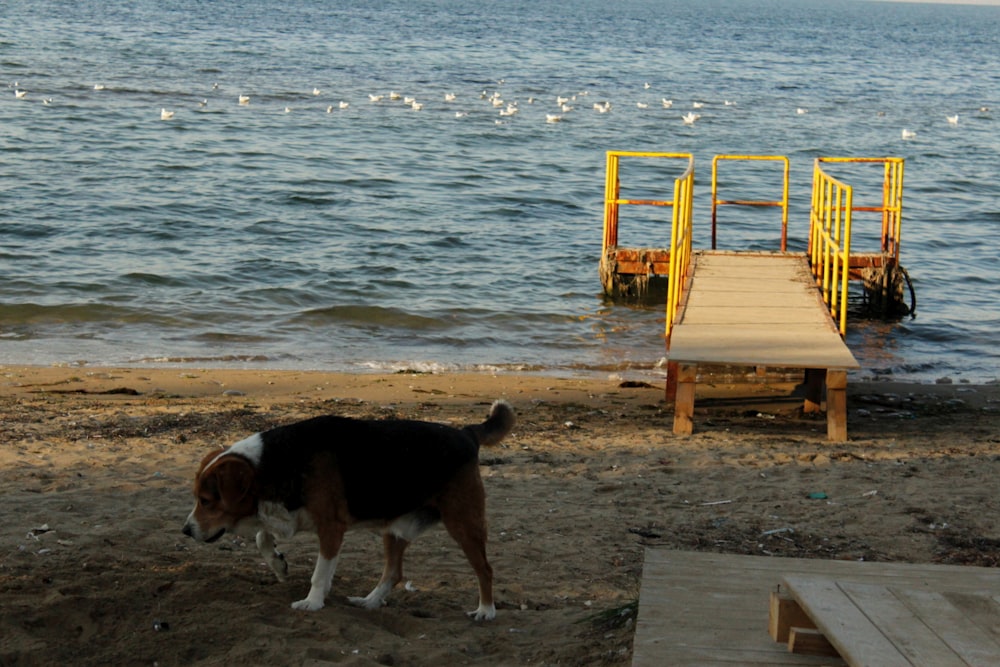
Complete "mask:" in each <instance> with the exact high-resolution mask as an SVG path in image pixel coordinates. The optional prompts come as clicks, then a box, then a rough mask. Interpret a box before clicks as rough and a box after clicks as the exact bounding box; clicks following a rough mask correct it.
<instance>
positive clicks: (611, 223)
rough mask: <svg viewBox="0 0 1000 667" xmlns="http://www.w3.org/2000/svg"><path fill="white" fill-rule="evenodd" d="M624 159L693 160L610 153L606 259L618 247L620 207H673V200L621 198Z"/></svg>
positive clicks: (655, 154)
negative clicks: (634, 205) (631, 205)
mask: <svg viewBox="0 0 1000 667" xmlns="http://www.w3.org/2000/svg"><path fill="white" fill-rule="evenodd" d="M623 157H648V158H686V159H688V160H692V159H693V158H692V156H691V155H690V154H688V153H660V152H646V151H608V152H607V156H606V160H607V166H606V169H605V180H604V233H603V236H602V246H601V256H602V257H606V256H607V253H608V248H613V247H616V246H617V245H618V213H619V211H618V207H619V206H620V205H623V204H624V205H629V204H638V205H649V206H673V205H674V202H673V201H672V200H659V199H627V198H622V197H621V180H620V177H619V167H620V159H621V158H623Z"/></svg>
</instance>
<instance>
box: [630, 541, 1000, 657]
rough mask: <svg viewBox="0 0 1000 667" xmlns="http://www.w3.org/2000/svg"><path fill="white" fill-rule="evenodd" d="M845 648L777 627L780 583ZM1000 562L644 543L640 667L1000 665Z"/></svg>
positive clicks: (635, 650) (637, 649) (636, 653)
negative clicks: (877, 559) (806, 642)
mask: <svg viewBox="0 0 1000 667" xmlns="http://www.w3.org/2000/svg"><path fill="white" fill-rule="evenodd" d="M779 586H780V587H782V588H785V587H787V588H786V589H785V590H787V592H788V593H789V594H790V595H791V596H792V597H793V598H795V599H796V601H797V602H799V603H800V604H801V608H802V609H804V610H805V611H806V614H807V615H809V618H810V619H811V620H812V621H815V622H816V623H815V624H816V625H817V626H818V628H819V631H820V632H821V633H822V635H823V636H824V637H825V638H826V639H827V640H829V642H830V644H832V645H833V646H834V647H835V648H836V652H837V653H839V656H838V655H836V654H834V655H808V654H800V653H791V652H789V648H788V644H786V643H779V642H777V641H775V640H774V639H772V637H771V634H770V633H769V607H770V606H771V599H770V598H771V594H772V593H773V592H774V591H775V590H776V589H777V588H778V587H779ZM998 600H1000V569H997V568H983V567H959V566H949V565H914V564H906V563H866V562H853V561H828V560H813V559H800V558H775V557H765V556H738V555H731V554H712V553H696V552H681V551H670V550H665V549H647V550H646V560H645V565H644V567H643V575H642V584H641V589H640V596H639V615H638V620H637V623H636V633H635V640H634V643H633V659H632V665H633V667H661V666H662V665H671V666H672V667H682V666H685V665H703V666H711V665H716V666H719V667H721V666H724V665H725V666H729V667H732V666H734V665H747V666H753V665H769V666H779V665H789V666H791V665H830V666H834V665H838V666H843V665H849V666H850V667H854V666H856V665H867V666H870V667H893V666H896V665H899V666H906V667H951V666H955V667H966V666H970V665H984V666H985V665H994V666H995V665H1000V658H998V656H1000V601H998Z"/></svg>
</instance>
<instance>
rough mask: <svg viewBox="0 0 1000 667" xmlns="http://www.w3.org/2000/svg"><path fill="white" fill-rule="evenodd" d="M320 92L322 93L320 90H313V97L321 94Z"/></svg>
mask: <svg viewBox="0 0 1000 667" xmlns="http://www.w3.org/2000/svg"><path fill="white" fill-rule="evenodd" d="M322 92H323V91H322V90H320V89H319V88H313V95H319V94H320V93H322Z"/></svg>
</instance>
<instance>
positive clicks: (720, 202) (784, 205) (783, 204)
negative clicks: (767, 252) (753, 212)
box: [712, 155, 789, 252]
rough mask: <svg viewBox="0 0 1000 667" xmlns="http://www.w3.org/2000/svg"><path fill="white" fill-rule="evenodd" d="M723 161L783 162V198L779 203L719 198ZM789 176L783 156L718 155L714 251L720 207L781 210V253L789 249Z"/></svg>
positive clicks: (714, 162) (714, 173) (715, 163)
mask: <svg viewBox="0 0 1000 667" xmlns="http://www.w3.org/2000/svg"><path fill="white" fill-rule="evenodd" d="M722 160H750V161H772V162H782V163H783V166H784V174H783V175H784V187H783V189H782V197H781V199H780V200H778V201H756V200H750V199H730V200H726V199H719V198H718V196H717V195H718V163H719V162H720V161H722ZM788 176H789V161H788V158H787V157H785V156H783V155H716V156H715V157H713V158H712V250H715V249H716V247H717V244H716V239H717V229H718V213H717V209H718V207H719V206H772V207H780V208H781V251H782V252H785V251H786V250H787V248H788Z"/></svg>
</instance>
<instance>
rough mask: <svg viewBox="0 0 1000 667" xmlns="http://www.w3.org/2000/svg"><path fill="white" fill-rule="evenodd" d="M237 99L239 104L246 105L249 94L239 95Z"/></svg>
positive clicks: (248, 102) (248, 101) (248, 100)
mask: <svg viewBox="0 0 1000 667" xmlns="http://www.w3.org/2000/svg"><path fill="white" fill-rule="evenodd" d="M239 100H240V104H242V105H244V106H246V105H247V104H250V96H249V95H240V97H239Z"/></svg>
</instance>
